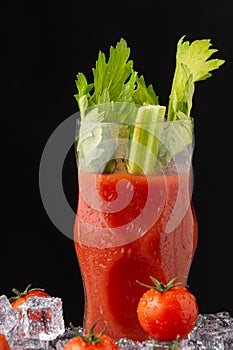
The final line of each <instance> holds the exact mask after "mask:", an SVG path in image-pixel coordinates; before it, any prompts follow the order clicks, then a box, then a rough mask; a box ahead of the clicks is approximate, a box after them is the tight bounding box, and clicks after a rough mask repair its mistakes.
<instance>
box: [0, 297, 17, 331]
mask: <svg viewBox="0 0 233 350" xmlns="http://www.w3.org/2000/svg"><path fill="white" fill-rule="evenodd" d="M17 323H18V314H17V312H16V311H15V310H14V309H13V307H12V306H11V304H10V302H9V300H8V298H7V297H6V296H5V295H2V296H0V333H1V334H4V335H5V336H6V335H7V334H8V333H9V332H10V331H11V330H12V329H13V328H15V326H16V325H17Z"/></svg>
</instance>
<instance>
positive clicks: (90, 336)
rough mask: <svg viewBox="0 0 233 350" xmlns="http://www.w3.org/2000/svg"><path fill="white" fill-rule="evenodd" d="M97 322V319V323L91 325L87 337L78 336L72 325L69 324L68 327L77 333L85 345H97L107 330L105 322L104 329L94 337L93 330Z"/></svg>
mask: <svg viewBox="0 0 233 350" xmlns="http://www.w3.org/2000/svg"><path fill="white" fill-rule="evenodd" d="M98 322H99V319H97V321H96V322H95V323H94V324H93V326H92V327H91V329H90V331H89V334H88V335H86V336H85V335H80V334H78V332H76V329H75V327H74V326H73V325H72V323H71V322H70V327H71V328H72V329H73V331H75V332H76V333H77V335H78V336H79V337H80V338H81V339H82V340H84V341H85V342H86V343H99V342H100V341H101V337H102V335H103V334H104V333H105V331H106V329H107V328H108V322H107V321H105V322H104V323H105V327H104V329H103V330H102V331H101V332H100V333H99V334H98V335H96V334H95V333H94V329H95V326H96V325H97V323H98Z"/></svg>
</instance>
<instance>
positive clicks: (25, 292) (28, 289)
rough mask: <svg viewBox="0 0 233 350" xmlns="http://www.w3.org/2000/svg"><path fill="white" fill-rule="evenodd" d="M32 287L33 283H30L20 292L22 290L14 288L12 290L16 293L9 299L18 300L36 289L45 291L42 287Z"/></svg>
mask: <svg viewBox="0 0 233 350" xmlns="http://www.w3.org/2000/svg"><path fill="white" fill-rule="evenodd" d="M30 287H31V284H29V285H28V286H27V287H26V289H25V290H24V291H23V292H20V291H18V289H16V288H13V289H12V292H13V293H15V294H16V295H15V296H13V297H11V298H9V301H10V302H12V301H15V300H17V299H19V298H21V297H23V296H25V295H27V294H28V293H30V292H34V291H36V290H39V291H42V292H44V289H42V288H32V289H30Z"/></svg>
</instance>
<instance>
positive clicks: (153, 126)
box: [126, 105, 166, 175]
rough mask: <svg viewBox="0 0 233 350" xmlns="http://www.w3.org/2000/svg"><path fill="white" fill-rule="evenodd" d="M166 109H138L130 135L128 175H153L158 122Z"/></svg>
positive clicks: (146, 107) (158, 130)
mask: <svg viewBox="0 0 233 350" xmlns="http://www.w3.org/2000/svg"><path fill="white" fill-rule="evenodd" d="M165 112H166V107H164V106H159V105H157V106H154V105H148V106H142V107H140V108H139V109H138V113H137V117H136V121H135V125H134V127H133V130H132V132H131V135H130V148H129V156H128V161H127V163H126V166H127V170H128V172H129V173H130V174H145V175H150V174H153V172H154V170H155V166H156V160H157V157H158V151H159V133H160V130H161V129H160V128H159V127H158V123H159V122H163V121H164V115H165Z"/></svg>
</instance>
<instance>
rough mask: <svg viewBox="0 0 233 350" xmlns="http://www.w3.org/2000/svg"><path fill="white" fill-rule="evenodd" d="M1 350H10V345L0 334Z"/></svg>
mask: <svg viewBox="0 0 233 350" xmlns="http://www.w3.org/2000/svg"><path fill="white" fill-rule="evenodd" d="M0 350H10V346H9V343H8V341H7V339H6V337H5V335H3V334H0Z"/></svg>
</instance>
